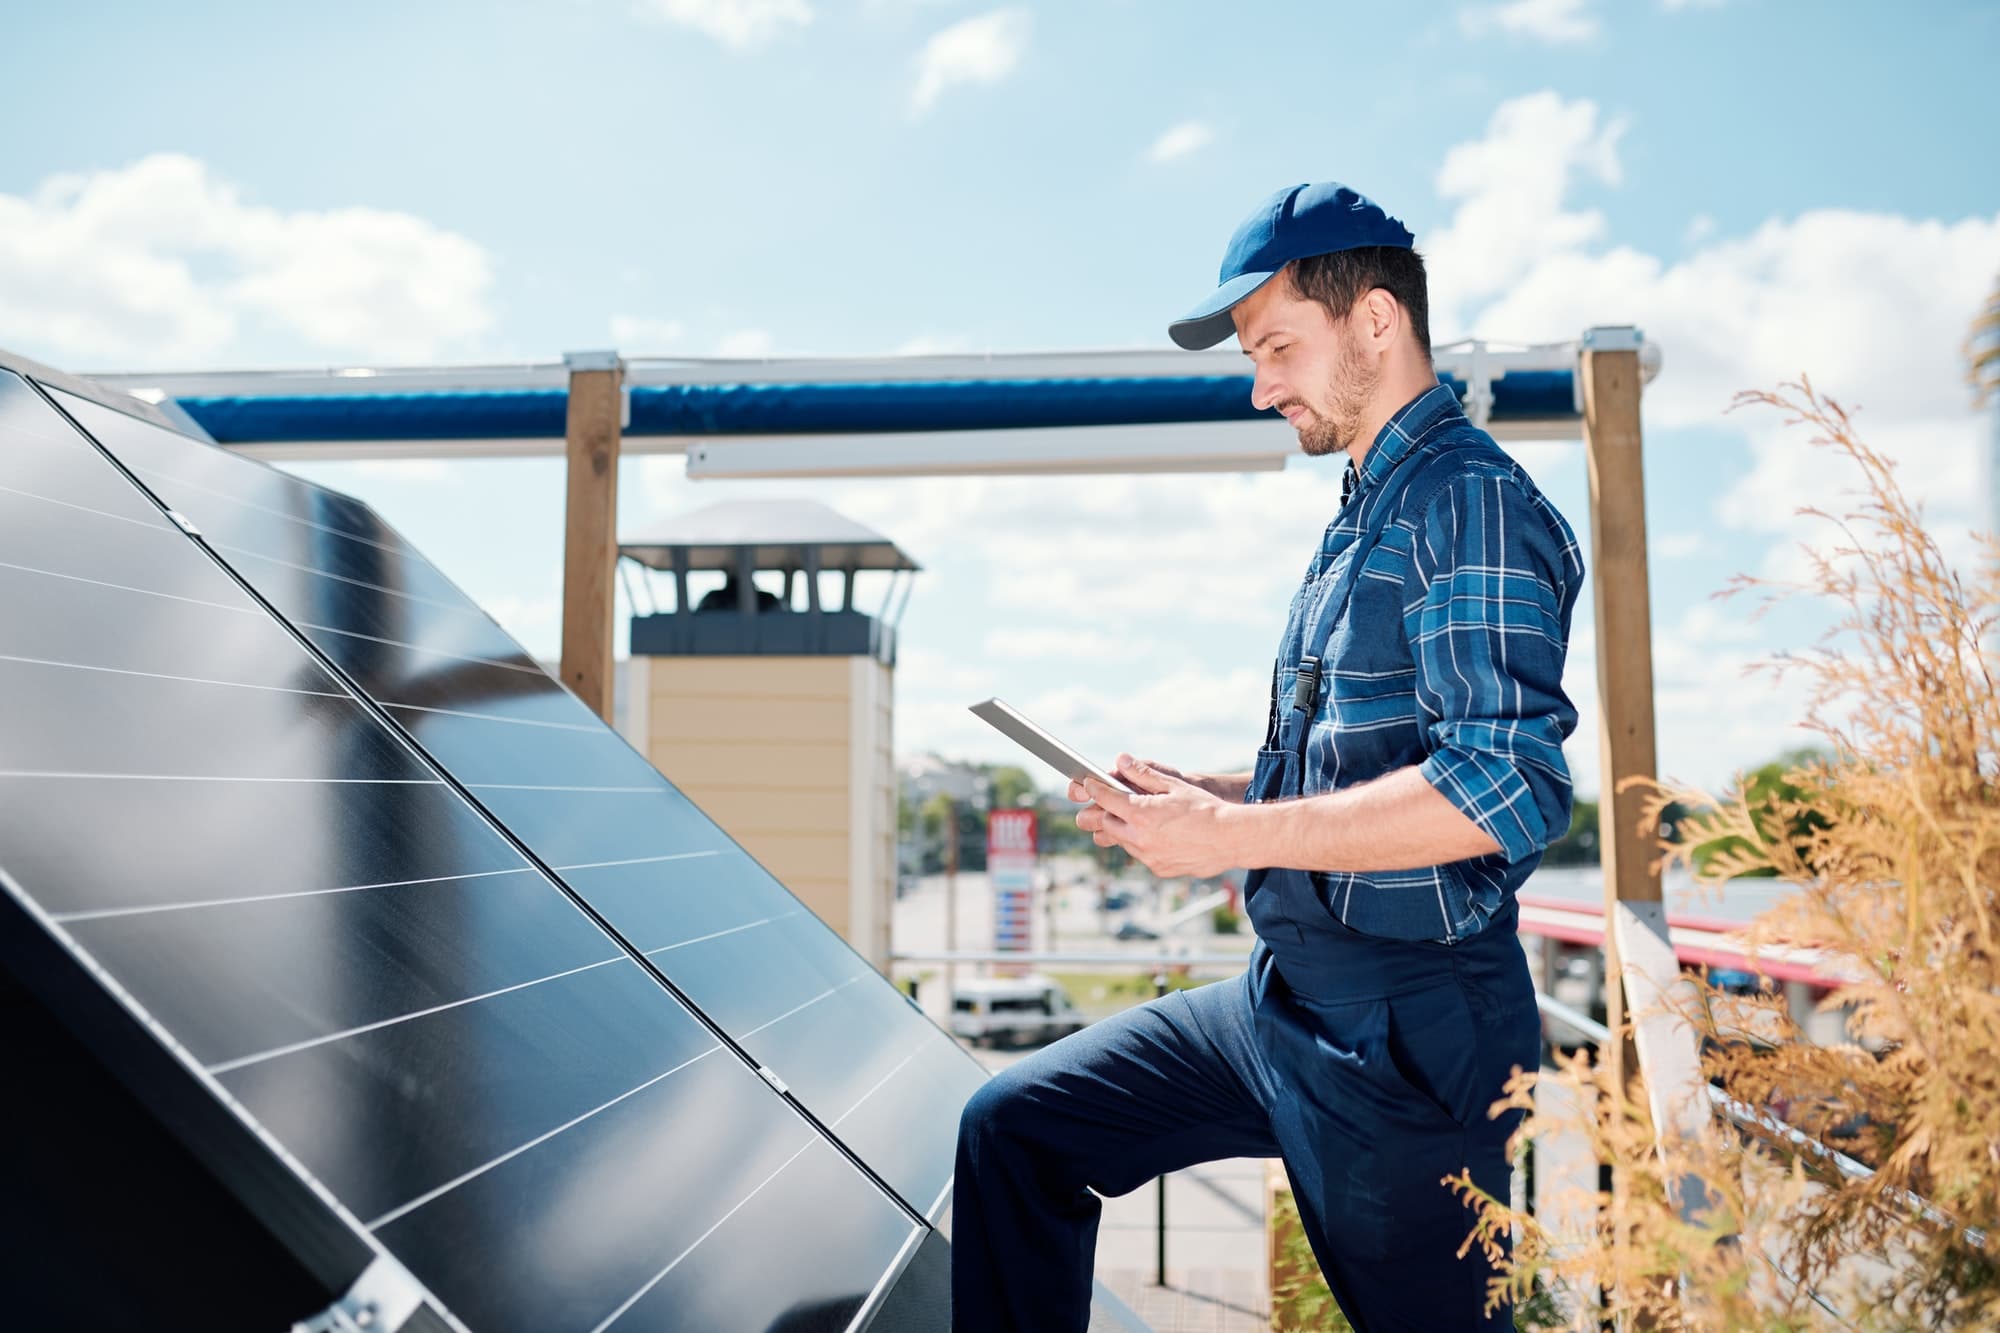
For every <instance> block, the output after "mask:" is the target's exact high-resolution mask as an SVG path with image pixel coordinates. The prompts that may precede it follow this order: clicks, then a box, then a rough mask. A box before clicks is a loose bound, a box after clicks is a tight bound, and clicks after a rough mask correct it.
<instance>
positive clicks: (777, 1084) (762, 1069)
mask: <svg viewBox="0 0 2000 1333" xmlns="http://www.w3.org/2000/svg"><path fill="white" fill-rule="evenodd" d="M757 1076H758V1077H759V1078H761V1079H763V1080H764V1081H765V1082H766V1083H768V1084H770V1085H771V1086H772V1087H774V1088H776V1089H777V1090H778V1091H779V1092H781V1093H787V1092H790V1091H791V1089H790V1088H788V1087H786V1086H785V1080H783V1079H781V1078H779V1077H778V1076H777V1074H776V1073H775V1072H773V1071H772V1069H771V1067H770V1066H769V1065H758V1066H757Z"/></svg>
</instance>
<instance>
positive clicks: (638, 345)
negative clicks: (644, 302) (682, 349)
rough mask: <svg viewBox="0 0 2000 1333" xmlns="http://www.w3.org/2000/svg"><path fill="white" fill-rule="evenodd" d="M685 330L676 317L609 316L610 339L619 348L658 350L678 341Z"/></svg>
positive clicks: (641, 350)
mask: <svg viewBox="0 0 2000 1333" xmlns="http://www.w3.org/2000/svg"><path fill="white" fill-rule="evenodd" d="M685 332H686V330H685V329H684V328H682V327H681V323H680V321H679V320H677V319H655V318H653V317H652V316H650V315H613V316H612V317H611V341H612V343H613V344H614V345H615V346H617V347H618V348H620V349H621V350H630V351H638V352H652V351H658V350H659V349H661V348H663V347H668V346H671V345H672V344H674V343H677V342H679V341H680V340H681V335H682V334H684V333H685Z"/></svg>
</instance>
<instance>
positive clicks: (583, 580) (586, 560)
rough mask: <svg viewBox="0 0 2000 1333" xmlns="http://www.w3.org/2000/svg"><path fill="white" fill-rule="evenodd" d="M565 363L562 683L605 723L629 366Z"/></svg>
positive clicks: (587, 357) (577, 359)
mask: <svg viewBox="0 0 2000 1333" xmlns="http://www.w3.org/2000/svg"><path fill="white" fill-rule="evenodd" d="M563 361H564V363H565V364H567V365H568V367H569V416H568V423H567V428H566V431H565V434H566V437H567V442H568V455H569V483H568V499H567V503H566V507H565V511H564V519H563V612H562V682H563V684H565V685H567V686H568V687H569V688H570V690H571V692H572V693H574V694H575V695H576V697H577V698H579V699H581V700H583V702H584V704H585V705H586V706H588V707H589V708H590V710H591V711H592V712H594V713H596V714H597V715H598V716H599V717H601V718H603V719H604V720H605V721H607V722H608V721H610V720H611V639H612V608H613V606H614V605H615V603H614V601H613V596H612V589H613V585H614V582H615V579H616V574H617V564H618V446H619V437H620V434H621V432H622V430H623V427H624V415H625V413H624V405H625V394H624V387H625V385H624V382H625V364H624V362H623V361H621V360H620V359H619V357H618V354H617V353H616V352H573V353H571V354H569V355H568V356H565V357H564V358H563Z"/></svg>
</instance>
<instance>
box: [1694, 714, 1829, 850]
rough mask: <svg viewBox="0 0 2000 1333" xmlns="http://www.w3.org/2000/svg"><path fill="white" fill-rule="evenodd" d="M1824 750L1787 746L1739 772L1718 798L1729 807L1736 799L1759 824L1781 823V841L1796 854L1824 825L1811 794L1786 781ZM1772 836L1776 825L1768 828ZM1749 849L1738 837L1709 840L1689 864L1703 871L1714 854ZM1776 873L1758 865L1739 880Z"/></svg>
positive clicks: (1822, 755) (1823, 754)
mask: <svg viewBox="0 0 2000 1333" xmlns="http://www.w3.org/2000/svg"><path fill="white" fill-rule="evenodd" d="M1826 757H1827V756H1826V752H1825V751H1823V750H1821V749H1819V748H1818V747H1816V746H1806V747H1803V748H1801V749H1796V750H1789V751H1787V752H1785V753H1784V754H1781V755H1779V756H1778V757H1777V758H1776V759H1773V760H1771V761H1770V762H1769V763H1767V764H1764V765H1762V766H1761V767H1758V768H1755V769H1752V770H1751V771H1750V772H1748V773H1745V774H1744V775H1743V776H1742V777H1741V778H1740V779H1739V780H1738V782H1737V784H1736V786H1735V787H1734V788H1733V789H1732V790H1731V791H1730V793H1729V794H1728V796H1727V797H1725V798H1724V800H1725V804H1729V805H1735V804H1737V803H1738V802H1739V801H1740V802H1741V803H1742V804H1743V805H1744V806H1746V807H1747V808H1748V809H1749V810H1751V811H1752V812H1754V815H1755V817H1756V818H1757V819H1758V821H1759V823H1760V826H1761V825H1763V824H1765V823H1767V822H1770V821H1775V822H1776V823H1777V824H1778V825H1779V826H1781V827H1782V834H1783V837H1784V839H1785V841H1787V842H1789V843H1790V844H1791V845H1792V846H1793V847H1794V848H1796V849H1798V852H1799V854H1800V855H1801V856H1803V855H1804V854H1805V848H1806V846H1807V844H1808V843H1809V842H1810V840H1811V838H1812V835H1813V834H1814V832H1815V831H1818V830H1822V829H1825V828H1826V827H1827V821H1826V816H1824V815H1823V814H1821V813H1820V812H1819V811H1818V810H1816V809H1813V808H1812V806H1813V800H1812V794H1811V793H1810V792H1809V791H1808V790H1807V789H1806V788H1805V787H1804V786H1802V785H1800V784H1799V783H1797V782H1794V781H1792V778H1793V777H1794V776H1795V774H1796V772H1797V770H1798V769H1800V768H1801V767H1803V766H1804V765H1806V764H1809V763H1813V762H1815V761H1818V760H1824V759H1825V758H1826ZM1771 833H1772V835H1773V836H1774V837H1775V836H1777V835H1778V834H1779V828H1776V827H1774V828H1772V829H1771ZM1749 849H1750V844H1749V842H1748V841H1746V840H1745V839H1743V838H1739V837H1728V838H1715V839H1712V840H1710V841H1708V842H1703V843H1697V844H1696V845H1695V848H1694V851H1693V858H1694V868H1695V871H1696V872H1697V873H1706V872H1707V870H1708V868H1709V866H1710V865H1711V864H1712V863H1714V862H1716V861H1717V859H1718V858H1721V857H1727V856H1736V855H1740V854H1742V853H1744V852H1746V851H1748V850H1749ZM1777 874H1778V871H1777V870H1776V869H1775V868H1774V867H1771V866H1761V867H1759V868H1757V869H1754V870H1747V871H1745V872H1744V873H1743V876H1742V877H1743V878H1745V879H1753V878H1763V879H1769V878H1773V877H1775V876H1776V875H1777Z"/></svg>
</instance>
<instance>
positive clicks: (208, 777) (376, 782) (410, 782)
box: [0, 768, 445, 787]
mask: <svg viewBox="0 0 2000 1333" xmlns="http://www.w3.org/2000/svg"><path fill="white" fill-rule="evenodd" d="M0 778H38V779H49V780H51V781H54V780H59V779H65V778H78V779H88V780H91V781H100V782H249V783H258V782H265V783H292V784H298V785H304V786H327V787H336V786H349V787H441V786H444V785H445V784H444V783H443V782H440V781H439V780H438V779H436V778H329V777H322V776H318V775H314V776H310V777H283V778H280V777H240V776H237V775H234V774H226V773H64V772H59V771H57V770H54V769H33V768H0Z"/></svg>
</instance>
